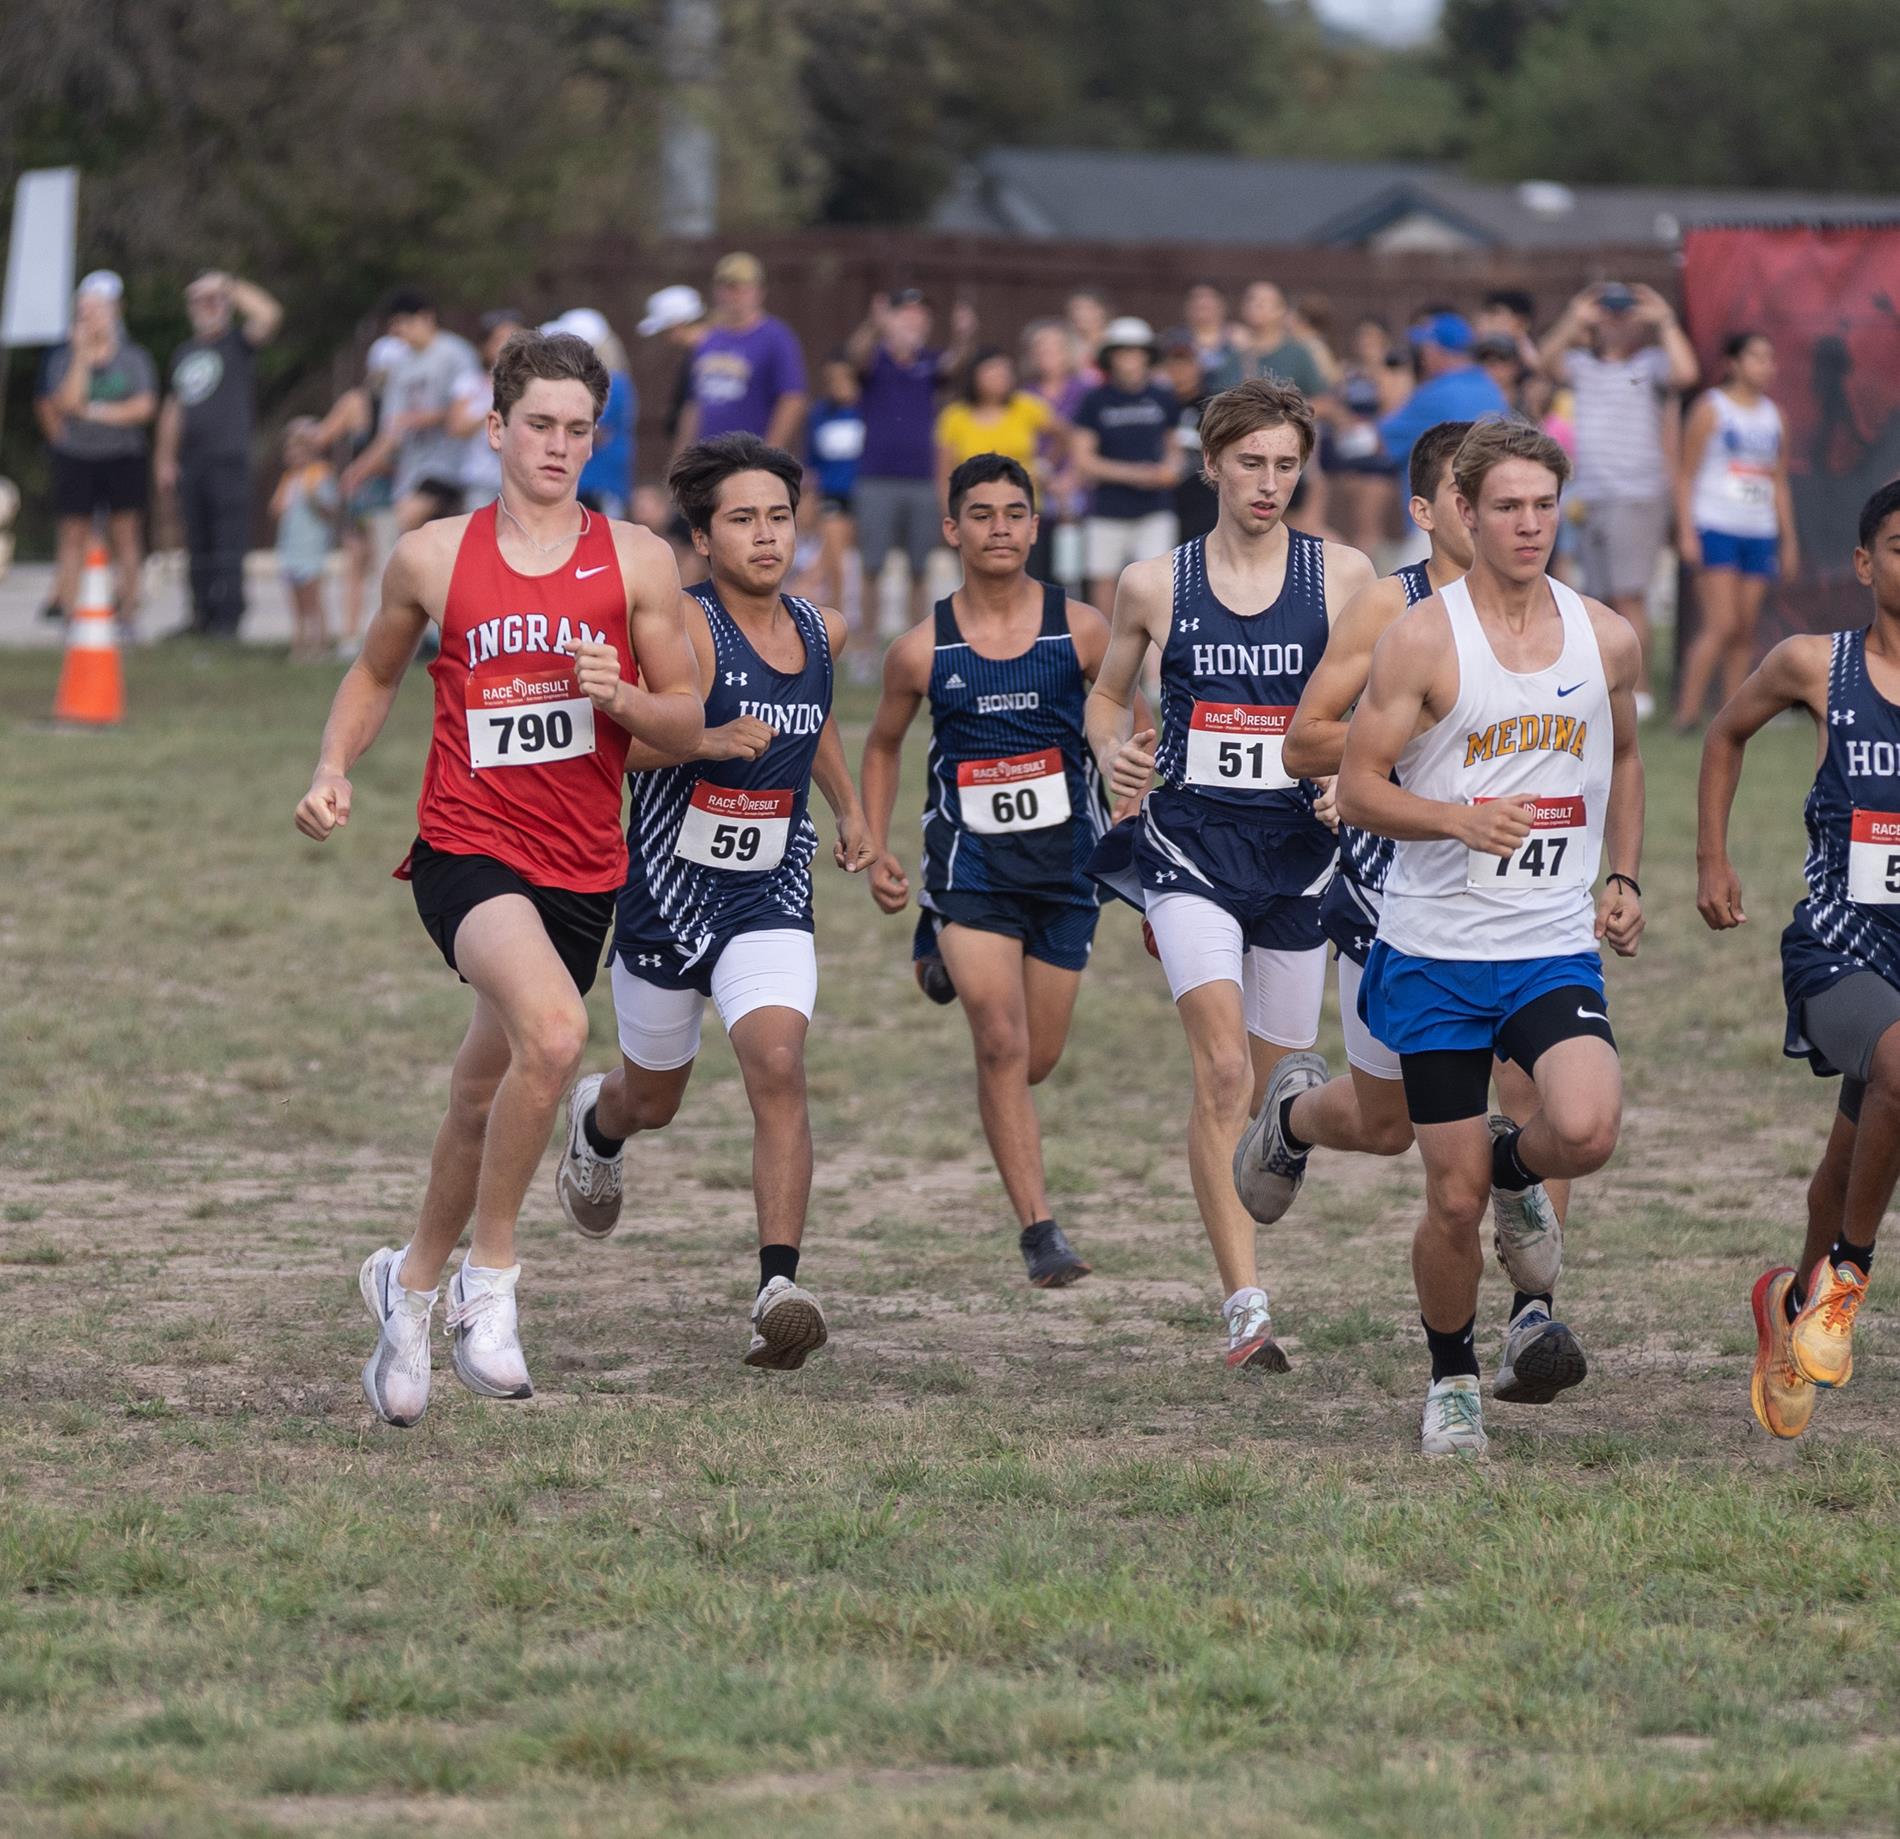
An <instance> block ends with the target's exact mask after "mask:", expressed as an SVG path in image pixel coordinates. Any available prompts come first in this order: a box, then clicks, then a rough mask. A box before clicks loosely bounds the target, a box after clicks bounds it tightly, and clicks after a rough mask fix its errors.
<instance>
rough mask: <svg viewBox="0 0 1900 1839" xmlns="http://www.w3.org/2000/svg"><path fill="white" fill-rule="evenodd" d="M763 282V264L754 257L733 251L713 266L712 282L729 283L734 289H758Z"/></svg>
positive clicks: (736, 250)
mask: <svg viewBox="0 0 1900 1839" xmlns="http://www.w3.org/2000/svg"><path fill="white" fill-rule="evenodd" d="M764 280H765V264H764V263H763V262H761V261H760V260H759V258H758V257H757V256H756V255H747V254H746V253H745V252H744V251H743V250H738V249H735V250H734V251H733V252H732V253H731V254H730V255H722V256H721V257H720V258H719V260H718V261H717V262H716V263H714V264H713V281H714V282H715V283H720V282H729V283H731V284H732V285H733V286H735V287H758V286H760V285H761V284H762V283H763V282H764Z"/></svg>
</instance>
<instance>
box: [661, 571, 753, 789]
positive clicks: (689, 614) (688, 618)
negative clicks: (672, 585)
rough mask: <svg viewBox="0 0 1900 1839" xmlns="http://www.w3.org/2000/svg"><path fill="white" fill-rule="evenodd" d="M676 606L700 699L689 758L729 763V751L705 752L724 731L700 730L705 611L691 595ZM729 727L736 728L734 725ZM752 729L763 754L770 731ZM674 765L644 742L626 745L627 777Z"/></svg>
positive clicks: (706, 658)
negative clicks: (696, 739)
mask: <svg viewBox="0 0 1900 1839" xmlns="http://www.w3.org/2000/svg"><path fill="white" fill-rule="evenodd" d="M679 605H680V618H681V620H683V621H684V622H685V626H686V637H687V641H688V647H689V651H690V655H691V657H692V661H693V693H694V695H696V696H698V697H699V698H700V722H701V725H702V731H701V734H700V737H699V745H698V746H697V747H696V748H695V749H694V750H693V758H694V759H696V760H725V759H730V758H731V757H732V751H733V750H730V749H729V750H727V751H726V752H723V753H714V752H708V750H707V749H708V743H709V742H712V741H713V737H714V736H717V735H720V734H722V733H724V732H725V731H724V730H723V729H719V728H714V729H711V730H710V731H708V730H706V729H705V728H704V722H705V708H706V703H705V697H706V685H707V684H709V683H710V682H712V679H713V642H712V630H711V628H710V627H709V626H708V625H707V624H706V609H705V608H704V607H702V606H701V605H700V604H699V602H698V601H697V600H695V599H694V598H693V596H692V595H691V594H688V593H685V592H682V593H681V594H680V600H679ZM730 725H731V726H735V727H736V726H737V724H736V723H733V724H730ZM753 726H754V727H756V728H758V729H759V730H760V738H759V741H758V747H757V749H756V753H763V752H764V751H765V749H766V747H767V746H768V745H769V744H770V742H771V739H772V731H771V729H770V728H767V727H766V726H765V724H764V723H763V722H755V723H753ZM715 744H716V743H715ZM753 757H756V756H753ZM676 764H677V762H676V761H675V760H673V759H672V758H671V757H670V756H668V755H666V754H663V753H661V752H659V751H658V750H657V749H656V748H652V747H649V746H647V744H646V743H645V742H644V741H633V742H630V743H629V744H628V747H627V771H628V772H630V773H650V772H653V771H654V770H655V769H656V768H658V767H662V766H673V765H676Z"/></svg>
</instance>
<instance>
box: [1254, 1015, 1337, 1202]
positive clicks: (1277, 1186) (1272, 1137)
mask: <svg viewBox="0 0 1900 1839" xmlns="http://www.w3.org/2000/svg"><path fill="white" fill-rule="evenodd" d="M1325 1083H1326V1057H1325V1055H1324V1054H1307V1053H1301V1054H1288V1055H1286V1056H1285V1058H1283V1059H1282V1060H1281V1062H1280V1064H1279V1065H1278V1066H1276V1067H1275V1068H1274V1069H1273V1077H1272V1078H1271V1079H1269V1080H1268V1081H1267V1091H1266V1096H1265V1097H1264V1098H1262V1099H1261V1101H1260V1111H1259V1115H1258V1116H1256V1117H1255V1118H1254V1119H1253V1121H1252V1122H1251V1123H1250V1124H1249V1125H1248V1126H1247V1128H1246V1129H1245V1130H1243V1131H1242V1132H1241V1133H1240V1141H1239V1142H1238V1143H1237V1144H1235V1145H1234V1192H1235V1193H1236V1194H1238V1195H1239V1196H1240V1204H1241V1205H1242V1206H1243V1207H1245V1208H1246V1209H1247V1211H1248V1212H1249V1213H1251V1214H1252V1215H1253V1217H1254V1218H1255V1219H1256V1220H1257V1221H1259V1223H1260V1224H1261V1225H1262V1226H1271V1225H1272V1224H1273V1222H1274V1221H1275V1220H1277V1219H1279V1218H1280V1217H1281V1215H1282V1214H1284V1213H1285V1212H1286V1210H1287V1209H1288V1208H1289V1207H1290V1206H1292V1205H1293V1197H1294V1196H1295V1195H1296V1194H1298V1193H1299V1191H1300V1184H1301V1183H1302V1182H1303V1181H1305V1179H1306V1152H1305V1151H1302V1152H1301V1153H1300V1154H1299V1155H1297V1156H1296V1155H1294V1153H1293V1152H1292V1151H1291V1150H1290V1149H1288V1148H1287V1146H1286V1133H1285V1132H1284V1131H1283V1130H1281V1128H1280V1108H1281V1107H1282V1106H1283V1105H1284V1104H1285V1103H1286V1101H1287V1100H1288V1099H1289V1098H1297V1097H1298V1096H1299V1095H1300V1093H1302V1092H1310V1091H1312V1089H1313V1088H1314V1087H1315V1086H1323V1085H1324V1084H1325Z"/></svg>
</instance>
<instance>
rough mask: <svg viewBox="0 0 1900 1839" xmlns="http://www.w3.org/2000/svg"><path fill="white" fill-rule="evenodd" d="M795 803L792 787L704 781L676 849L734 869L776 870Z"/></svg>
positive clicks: (708, 864) (697, 859) (707, 863)
mask: <svg viewBox="0 0 1900 1839" xmlns="http://www.w3.org/2000/svg"><path fill="white" fill-rule="evenodd" d="M792 804H793V795H792V794H791V792H789V791H784V792H749V791H744V790H741V789H739V788H736V787H733V786H727V785H708V784H707V783H706V781H705V780H704V779H702V780H701V781H700V782H699V783H698V784H697V785H696V786H694V787H693V798H692V803H690V804H689V805H688V806H687V807H686V817H685V821H684V822H683V823H682V824H681V825H680V838H679V841H678V843H676V844H675V845H674V846H673V853H674V854H675V855H676V856H684V857H685V858H686V860H687V861H688V862H701V863H704V864H705V866H706V867H708V868H723V869H728V870H731V871H732V872H734V873H739V872H742V871H755V870H761V869H768V868H777V867H778V865H779V863H780V862H781V861H782V860H783V859H784V856H785V845H786V843H787V842H788V841H789V840H790V837H791V832H792Z"/></svg>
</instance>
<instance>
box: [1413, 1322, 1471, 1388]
mask: <svg viewBox="0 0 1900 1839" xmlns="http://www.w3.org/2000/svg"><path fill="white" fill-rule="evenodd" d="M1418 1319H1419V1321H1420V1323H1422V1324H1423V1326H1424V1329H1425V1345H1426V1346H1427V1347H1429V1348H1430V1349H1431V1350H1432V1381H1433V1383H1434V1384H1436V1383H1437V1382H1438V1381H1439V1380H1441V1379H1450V1378H1452V1377H1453V1376H1454V1375H1456V1374H1459V1373H1469V1374H1470V1375H1471V1377H1472V1378H1473V1379H1476V1378H1477V1377H1478V1349H1477V1344H1476V1343H1475V1342H1474V1341H1473V1340H1472V1338H1471V1330H1472V1327H1473V1325H1474V1324H1475V1323H1476V1322H1477V1319H1478V1318H1477V1317H1476V1316H1475V1315H1474V1316H1473V1317H1472V1318H1471V1320H1470V1321H1469V1322H1467V1323H1466V1324H1465V1325H1464V1327H1462V1328H1460V1329H1457V1330H1455V1331H1454V1332H1453V1333H1451V1334H1448V1335H1444V1334H1440V1333H1439V1332H1438V1330H1437V1329H1436V1328H1434V1327H1433V1326H1432V1325H1431V1323H1430V1322H1427V1321H1426V1320H1425V1318H1424V1317H1423V1316H1420V1317H1419V1318H1418Z"/></svg>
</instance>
